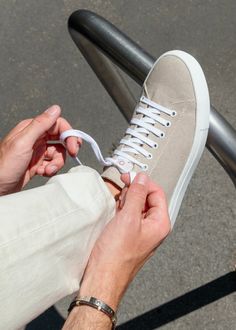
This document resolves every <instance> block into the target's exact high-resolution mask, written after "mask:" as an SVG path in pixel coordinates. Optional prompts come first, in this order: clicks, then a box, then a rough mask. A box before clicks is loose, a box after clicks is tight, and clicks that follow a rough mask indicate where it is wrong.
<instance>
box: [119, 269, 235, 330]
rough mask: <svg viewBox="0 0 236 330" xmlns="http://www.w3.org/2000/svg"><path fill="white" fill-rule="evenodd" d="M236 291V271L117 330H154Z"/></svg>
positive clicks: (124, 324)
mask: <svg viewBox="0 0 236 330" xmlns="http://www.w3.org/2000/svg"><path fill="white" fill-rule="evenodd" d="M234 291H236V272H230V273H228V274H225V275H224V276H221V277H219V278H217V279H216V280H214V281H211V282H209V283H207V284H205V285H203V286H200V287H199V288H197V289H194V290H192V291H190V292H188V293H186V294H184V295H182V296H180V297H178V298H176V299H173V300H171V301H169V302H167V303H165V304H163V305H161V306H159V307H157V308H154V309H152V310H150V311H149V312H146V313H144V314H142V315H140V316H138V317H136V318H134V319H132V320H130V321H128V322H126V323H123V324H122V325H120V326H119V327H117V330H144V329H145V330H152V329H156V328H159V327H161V326H163V325H165V324H167V323H169V322H171V321H174V320H176V319H178V318H180V317H182V316H184V315H186V314H189V313H191V312H193V311H195V310H197V309H199V308H201V307H204V306H206V305H208V304H210V303H212V302H214V301H216V300H218V299H221V298H223V297H225V296H227V295H229V294H230V293H232V292H234Z"/></svg>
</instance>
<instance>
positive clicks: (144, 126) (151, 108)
mask: <svg viewBox="0 0 236 330" xmlns="http://www.w3.org/2000/svg"><path fill="white" fill-rule="evenodd" d="M140 101H141V103H143V104H146V105H147V106H148V108H143V107H141V106H139V107H138V108H137V109H136V110H135V113H136V114H141V115H142V117H141V118H140V119H138V118H132V120H131V125H135V127H134V128H128V129H127V131H126V134H125V135H126V137H125V138H123V139H121V141H120V145H122V147H121V148H120V150H118V149H116V150H115V151H114V153H113V154H114V155H115V156H116V157H107V158H104V157H103V155H102V153H101V150H100V148H99V146H98V144H97V142H96V141H95V140H94V139H93V138H92V137H91V136H90V135H88V134H86V133H84V132H82V131H79V130H74V129H71V130H67V131H65V132H63V133H62V134H61V136H60V141H61V142H62V143H63V145H64V146H65V140H66V139H67V138H68V137H70V136H75V137H79V138H81V139H82V140H85V141H86V142H88V143H89V144H90V145H91V147H92V149H93V151H94V153H95V155H96V157H97V159H98V161H99V163H100V164H101V165H103V166H115V167H116V168H118V170H119V171H120V172H121V173H130V172H132V169H133V166H134V164H136V165H138V166H139V167H140V168H141V170H143V171H145V170H147V169H148V165H147V164H144V163H141V162H139V161H138V160H137V159H136V158H134V156H136V155H143V156H144V157H146V158H147V159H151V158H152V154H151V153H149V152H148V151H147V150H145V149H144V148H143V145H145V144H146V145H148V146H149V147H151V148H153V149H156V148H158V144H157V143H156V142H154V141H152V140H151V139H149V138H148V135H149V134H150V133H152V134H153V135H155V136H157V137H158V138H160V139H163V138H164V137H165V133H164V132H163V131H161V130H160V129H158V128H156V127H155V126H154V125H155V124H156V123H159V124H160V125H162V126H164V127H170V126H171V122H170V121H168V120H166V119H164V118H162V117H161V114H162V113H165V114H167V115H169V116H170V117H174V116H176V114H177V113H176V111H173V110H170V109H167V108H165V107H163V106H161V105H159V104H157V103H155V102H153V101H151V100H149V99H148V98H146V97H145V96H142V97H141V99H140ZM127 136H128V137H127ZM75 159H76V161H77V162H78V163H79V164H80V165H81V161H80V160H79V158H78V157H75ZM133 175H134V174H133ZM133 175H132V176H133Z"/></svg>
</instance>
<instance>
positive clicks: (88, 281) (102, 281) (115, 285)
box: [79, 270, 129, 311]
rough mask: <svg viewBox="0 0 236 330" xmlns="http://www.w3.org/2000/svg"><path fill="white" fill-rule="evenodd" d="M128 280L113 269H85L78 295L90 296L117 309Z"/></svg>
mask: <svg viewBox="0 0 236 330" xmlns="http://www.w3.org/2000/svg"><path fill="white" fill-rule="evenodd" d="M128 283H129V281H128V280H127V279H126V278H123V276H119V274H118V273H117V272H114V271H111V270H109V271H99V270H96V271H91V272H90V271H86V274H85V276H84V278H83V281H82V283H81V287H80V291H79V296H80V297H82V296H92V297H95V298H97V299H100V300H102V301H104V302H105V303H106V304H107V305H109V306H110V307H111V308H112V309H113V310H115V311H116V310H117V308H118V305H119V303H120V301H121V298H122V297H123V295H124V293H125V290H126V288H127V286H128Z"/></svg>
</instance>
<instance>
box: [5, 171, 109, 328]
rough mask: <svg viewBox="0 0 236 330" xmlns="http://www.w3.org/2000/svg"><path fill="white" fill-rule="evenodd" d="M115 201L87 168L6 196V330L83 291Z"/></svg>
mask: <svg viewBox="0 0 236 330" xmlns="http://www.w3.org/2000/svg"><path fill="white" fill-rule="evenodd" d="M114 212H115V201H114V198H113V196H112V195H111V193H110V192H109V190H108V188H107V187H106V185H105V184H104V182H103V180H102V179H101V177H100V175H99V174H98V173H97V172H96V171H94V170H92V169H90V168H88V167H84V166H80V167H76V168H74V169H72V170H71V171H70V172H69V173H67V174H62V175H57V176H56V177H54V178H52V179H50V180H49V181H48V183H47V184H46V185H44V186H42V187H38V188H35V189H31V190H26V191H23V192H20V193H16V194H12V195H8V196H3V197H0V328H1V329H4V330H15V329H19V328H20V327H22V326H24V325H25V324H27V323H28V322H29V321H31V320H32V319H34V318H35V317H36V316H38V315H39V314H40V313H42V312H43V311H45V310H46V309H47V308H48V307H50V306H52V305H53V304H54V303H55V302H57V301H58V300H59V299H61V298H63V297H65V296H67V295H69V294H71V293H73V292H75V291H77V290H78V289H79V283H80V279H81V277H82V275H83V271H84V269H85V266H86V263H87V260H88V257H89V255H90V252H91V249H92V247H93V245H94V243H95V241H96V239H97V237H98V236H99V234H100V233H101V231H102V229H103V228H104V226H105V225H106V223H107V222H108V221H109V220H110V219H111V218H112V217H113V215H114Z"/></svg>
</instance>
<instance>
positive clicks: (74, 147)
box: [48, 118, 82, 157]
mask: <svg viewBox="0 0 236 330" xmlns="http://www.w3.org/2000/svg"><path fill="white" fill-rule="evenodd" d="M69 129H72V127H71V125H70V124H69V123H68V121H67V120H66V119H64V118H59V119H58V120H57V121H56V123H55V125H53V126H52V127H51V128H50V129H49V130H48V134H49V136H50V137H51V139H59V137H60V135H61V133H63V132H64V131H67V130H69ZM81 144H82V140H81V139H80V138H77V137H68V138H67V139H66V148H67V151H68V153H69V154H70V155H71V156H72V157H74V156H76V155H77V153H78V151H79V146H80V145H81Z"/></svg>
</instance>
